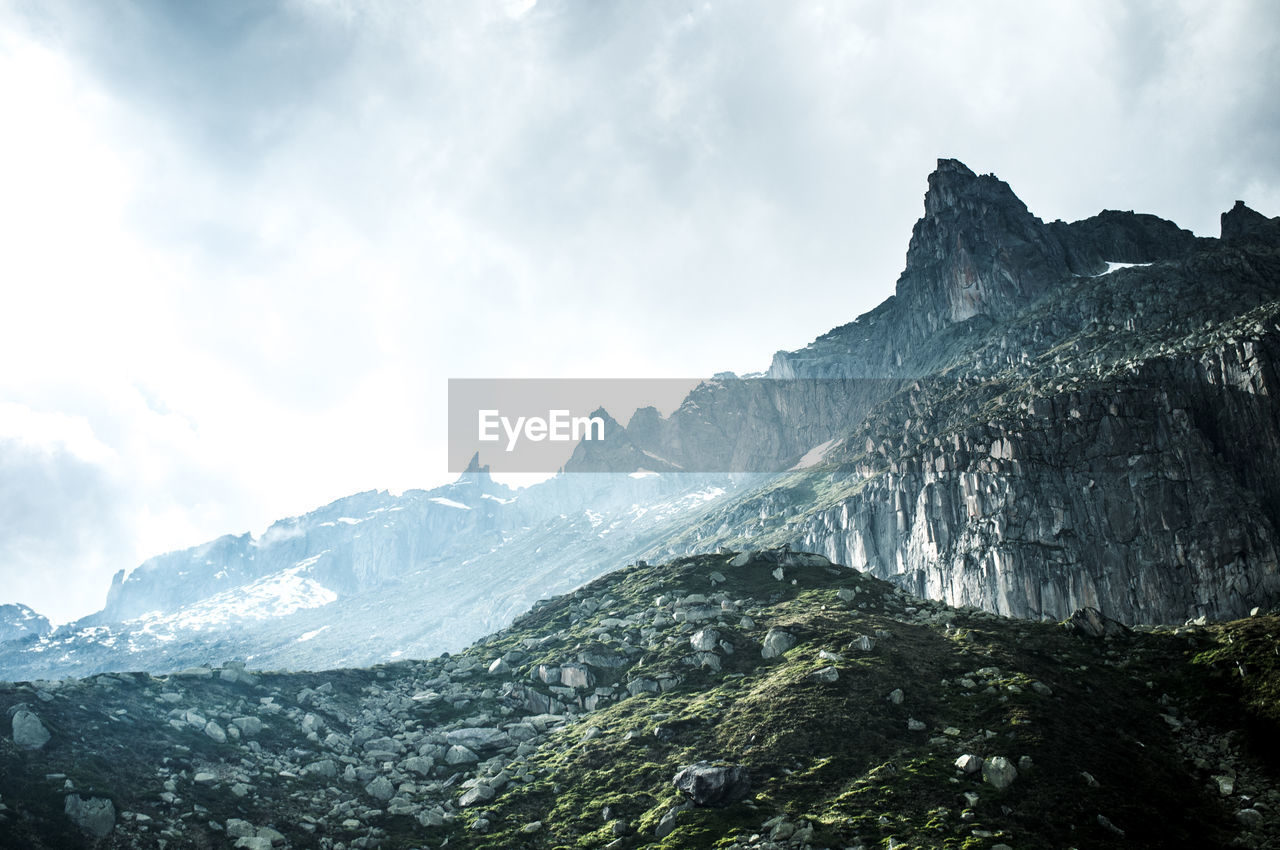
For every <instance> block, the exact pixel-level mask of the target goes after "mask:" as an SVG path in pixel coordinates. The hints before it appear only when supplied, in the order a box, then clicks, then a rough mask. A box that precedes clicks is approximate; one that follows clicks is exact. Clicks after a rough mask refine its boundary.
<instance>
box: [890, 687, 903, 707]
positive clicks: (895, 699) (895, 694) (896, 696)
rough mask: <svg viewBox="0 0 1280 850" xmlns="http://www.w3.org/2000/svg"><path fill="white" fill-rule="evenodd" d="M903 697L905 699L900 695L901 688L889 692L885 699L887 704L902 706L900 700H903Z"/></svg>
mask: <svg viewBox="0 0 1280 850" xmlns="http://www.w3.org/2000/svg"><path fill="white" fill-rule="evenodd" d="M904 697H905V694H903V693H902V688H894V689H893V690H891V691H889V696H888V697H886V699H888V700H889V702H890V703H892V704H893V705H902V700H903V699H904Z"/></svg>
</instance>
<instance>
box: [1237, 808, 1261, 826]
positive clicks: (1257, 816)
mask: <svg viewBox="0 0 1280 850" xmlns="http://www.w3.org/2000/svg"><path fill="white" fill-rule="evenodd" d="M1236 820H1238V821H1239V822H1240V823H1241V825H1243V826H1244V828H1245V829H1257V828H1258V827H1260V826H1262V812H1260V811H1258V810H1257V809H1241V810H1240V811H1238V812H1236Z"/></svg>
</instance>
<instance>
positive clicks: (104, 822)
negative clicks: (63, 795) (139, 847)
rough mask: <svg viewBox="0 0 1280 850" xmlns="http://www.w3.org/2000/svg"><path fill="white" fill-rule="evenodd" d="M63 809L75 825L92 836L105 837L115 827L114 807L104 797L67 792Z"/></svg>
mask: <svg viewBox="0 0 1280 850" xmlns="http://www.w3.org/2000/svg"><path fill="white" fill-rule="evenodd" d="M63 811H64V812H65V813H66V815H67V817H69V818H70V819H71V821H72V823H74V824H75V825H76V826H78V827H80V828H81V829H83V830H84V831H85V832H87V833H89V834H90V835H92V836H93V837H94V838H106V837H107V836H108V835H110V834H111V831H112V830H113V829H115V827H116V807H115V806H114V805H113V804H112V802H111V801H110V800H108V799H106V798H105V797H86V798H83V799H82V798H81V797H80V795H79V794H68V795H67V800H66V805H65V808H64V809H63Z"/></svg>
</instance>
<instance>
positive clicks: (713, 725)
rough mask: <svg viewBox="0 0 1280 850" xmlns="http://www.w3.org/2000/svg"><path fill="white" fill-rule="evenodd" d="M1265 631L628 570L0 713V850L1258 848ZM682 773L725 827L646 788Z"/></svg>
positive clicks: (702, 569) (812, 582) (674, 570)
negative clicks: (333, 664) (370, 641)
mask: <svg viewBox="0 0 1280 850" xmlns="http://www.w3.org/2000/svg"><path fill="white" fill-rule="evenodd" d="M1277 630H1280V618H1277V617H1275V616H1263V617H1257V618H1254V619H1251V620H1246V621H1240V622H1234V623H1226V624H1221V625H1216V626H1210V627H1189V628H1179V629H1176V630H1144V631H1138V632H1130V631H1128V630H1125V629H1123V627H1120V626H1118V625H1116V624H1114V623H1110V622H1108V621H1105V620H1103V619H1099V618H1097V617H1092V618H1091V617H1090V616H1087V615H1085V614H1083V613H1082V615H1081V616H1080V617H1078V618H1076V619H1075V621H1074V625H1073V629H1066V628H1063V627H1061V626H1057V625H1051V624H1036V623H1028V622H1025V621H1015V620H1009V619H1004V618H1000V617H996V616H993V615H990V614H986V613H984V612H980V611H976V610H973V609H966V610H957V609H951V608H947V607H946V606H943V605H940V604H938V603H931V602H927V601H923V600H919V599H915V598H912V597H910V596H909V595H907V594H904V593H903V592H901V591H900V590H898V589H896V588H894V587H893V586H891V585H889V584H886V583H885V582H882V581H879V580H876V579H874V578H872V577H870V576H867V575H865V574H862V573H859V572H858V571H856V570H850V569H847V568H843V567H838V566H834V565H831V564H829V563H827V562H826V560H825V559H824V558H821V557H816V556H810V555H801V554H797V553H793V552H788V551H767V552H759V553H754V554H746V555H742V556H736V555H734V554H733V553H725V554H721V555H716V556H701V557H695V558H689V559H684V560H681V561H678V562H675V563H672V564H668V565H662V566H650V567H633V568H628V569H625V570H620V571H617V572H614V573H610V574H608V575H606V576H604V577H602V578H600V579H597V580H595V581H594V582H592V583H590V584H588V585H586V586H584V587H583V588H581V589H579V590H577V591H575V592H574V593H573V594H571V595H567V596H563V597H559V598H556V599H553V600H551V601H549V602H546V603H543V604H539V605H538V606H536V607H535V608H534V609H533V610H532V611H530V612H529V613H528V614H527V615H525V616H523V617H520V618H518V619H517V620H516V622H515V623H514V624H513V625H512V626H510V627H509V628H507V629H504V630H502V631H501V632H498V633H496V634H494V635H493V636H491V637H489V638H487V639H485V640H483V641H481V642H479V643H477V644H475V645H473V646H472V647H469V648H468V649H466V650H465V651H464V652H462V653H460V654H458V655H456V656H450V657H441V658H436V659H431V660H426V661H405V662H399V663H395V664H388V665H380V666H378V667H376V668H372V669H366V670H334V671H328V672H324V673H276V674H265V673H246V672H245V671H244V670H243V668H240V667H238V666H228V667H225V668H223V669H222V670H221V671H219V672H212V671H210V670H207V669H205V670H194V671H190V672H188V673H186V674H183V675H172V676H168V677H151V676H148V675H144V674H104V675H100V676H96V677H94V678H92V679H88V680H83V681H66V682H36V683H32V684H19V685H11V684H7V685H5V686H3V687H0V705H3V706H4V707H5V708H6V709H8V711H7V712H6V714H7V715H9V716H11V717H13V718H14V719H13V722H12V729H13V733H12V734H10V735H9V736H7V737H6V739H5V740H4V741H3V743H0V764H3V770H0V795H2V798H3V801H4V806H5V807H4V809H3V810H0V818H3V829H0V844H3V845H4V846H15V847H16V846H22V847H29V848H41V847H64V846H81V845H82V843H83V842H84V841H85V840H86V835H89V834H92V831H93V830H95V829H96V830H98V832H99V833H100V834H101V835H102V836H103V838H102V841H101V843H100V844H99V845H98V846H102V847H155V846H161V845H160V842H161V840H164V841H165V842H167V843H168V844H169V845H170V846H190V847H225V846H232V845H235V846H245V847H259V846H260V847H269V846H272V844H273V840H274V841H275V842H276V844H277V845H278V846H293V847H324V848H337V847H346V848H356V847H362V848H363V847H382V848H394V847H428V846H430V847H438V846H443V845H444V844H445V843H446V842H447V844H448V846H450V847H493V848H517V847H519V848H526V847H527V848H539V847H564V846H583V847H585V846H609V847H616V848H631V847H642V846H663V847H687V848H706V847H713V846H721V847H728V846H758V847H796V848H799V847H801V846H807V847H814V848H817V847H870V846H883V847H968V848H997V847H1000V846H1002V845H1003V846H1016V847H1065V846H1081V847H1084V846H1087V847H1099V848H1105V847H1152V848H1156V847H1160V848H1164V847H1174V846H1201V847H1223V846H1228V845H1231V846H1244V847H1272V846H1277V841H1278V840H1280V833H1277V827H1276V823H1275V821H1274V818H1273V817H1272V816H1271V814H1270V812H1271V811H1272V810H1273V808H1274V806H1275V805H1277V804H1280V791H1277V787H1278V786H1277V779H1278V778H1280V776H1278V775H1277V770H1276V765H1277V762H1276V751H1275V748H1274V743H1275V741H1276V740H1277V739H1276V737H1275V734H1276V731H1277V729H1276V724H1277V722H1280V708H1278V706H1280V703H1277V702H1276V693H1277V692H1276V682H1277V681H1280V678H1278V676H1277V674H1278V673H1280V670H1278V669H1277V662H1276V659H1275V657H1274V655H1273V653H1272V652H1271V650H1272V648H1273V647H1274V645H1275V636H1276V634H1277V633H1278V631H1277ZM1104 634H1105V635H1106V636H1102V635H1104ZM1238 670H1244V671H1245V676H1244V678H1243V679H1241V677H1240V675H1239V673H1238V672H1237V671H1238ZM36 724H38V725H39V728H40V729H42V730H44V732H45V734H46V735H47V736H48V737H47V740H41V739H42V738H43V737H44V736H42V735H40V734H36V733H35V732H34V729H35V725H36ZM15 738H16V740H17V742H18V743H15ZM33 741H40V743H39V744H38V745H35V746H33V743H32V742H33ZM965 757H967V758H965ZM700 761H707V762H709V763H710V768H709V772H710V774H711V776H712V777H713V778H714V776H715V771H716V770H717V765H720V766H724V770H723V772H722V773H721V774H720V776H721V777H722V778H723V777H724V776H730V777H731V779H732V781H730V782H728V783H727V786H726V787H723V788H722V790H724V791H725V792H726V794H727V797H726V799H724V800H722V801H721V802H723V803H725V804H726V805H710V804H706V803H707V802H708V801H707V794H708V792H709V790H714V786H712V787H711V788H710V789H709V788H708V787H707V786H706V785H705V784H704V785H703V786H701V789H700V790H696V789H691V790H692V791H693V792H694V797H696V798H697V799H698V800H699V801H701V802H702V803H704V804H703V805H691V804H690V803H691V799H692V798H691V797H690V794H686V793H684V792H681V791H680V790H678V789H677V788H676V787H675V786H674V785H673V779H674V777H675V776H676V775H677V774H678V772H679V771H680V770H681V769H682V768H684V767H687V766H689V765H691V764H695V763H697V762H700ZM957 762H959V763H958V764H957ZM730 767H732V768H733V769H732V770H730V769H729V768H730ZM966 767H967V768H969V769H966ZM73 795H74V799H72V798H73ZM68 800H72V802H71V803H70V804H68ZM107 801H109V806H108V803H107ZM753 836H754V837H753Z"/></svg>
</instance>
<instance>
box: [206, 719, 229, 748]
mask: <svg viewBox="0 0 1280 850" xmlns="http://www.w3.org/2000/svg"><path fill="white" fill-rule="evenodd" d="M204 733H205V734H206V735H208V736H209V737H210V738H212V739H213V740H215V741H217V742H218V743H219V744H225V743H226V742H227V733H226V730H224V729H223V728H222V727H221V726H219V725H218V724H217V723H215V722H214V721H212V720H210V721H209V722H208V723H206V724H205V725H204Z"/></svg>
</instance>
